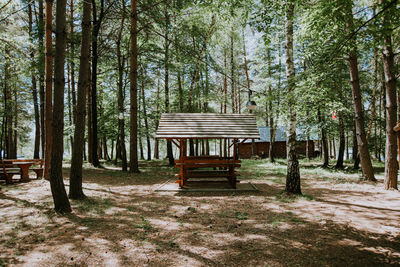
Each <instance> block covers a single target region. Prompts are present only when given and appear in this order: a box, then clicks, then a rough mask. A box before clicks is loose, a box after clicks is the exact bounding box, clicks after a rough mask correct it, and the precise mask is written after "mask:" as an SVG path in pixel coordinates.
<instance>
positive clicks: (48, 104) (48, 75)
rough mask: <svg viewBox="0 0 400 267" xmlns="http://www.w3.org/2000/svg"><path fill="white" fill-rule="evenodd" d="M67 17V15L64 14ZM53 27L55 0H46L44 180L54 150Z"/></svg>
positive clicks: (47, 177)
mask: <svg viewBox="0 0 400 267" xmlns="http://www.w3.org/2000/svg"><path fill="white" fill-rule="evenodd" d="M64 15H65V14H64ZM52 27H53V0H46V26H45V28H46V34H45V43H46V47H45V56H46V62H45V80H46V92H45V112H44V119H45V138H46V147H45V149H46V151H45V157H44V158H45V163H44V178H46V179H49V178H50V172H49V170H50V164H51V162H50V157H51V148H52V132H51V130H52V127H51V126H52V117H53V115H52V109H53V107H52V106H53V105H52V98H53V51H52V49H53V38H52V33H51V31H52Z"/></svg>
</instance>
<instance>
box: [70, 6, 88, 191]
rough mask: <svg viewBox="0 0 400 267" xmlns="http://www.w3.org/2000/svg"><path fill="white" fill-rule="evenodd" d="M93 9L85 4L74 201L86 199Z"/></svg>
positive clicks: (72, 178) (73, 163) (72, 185)
mask: <svg viewBox="0 0 400 267" xmlns="http://www.w3.org/2000/svg"><path fill="white" fill-rule="evenodd" d="M91 8H92V4H91V2H89V1H84V2H83V10H82V36H81V56H80V63H79V78H78V99H77V107H76V118H75V119H76V120H75V131H74V144H73V149H72V159H71V172H70V180H69V181H70V182H69V197H70V198H72V199H82V198H84V197H85V194H84V193H83V190H82V164H83V161H82V160H83V152H84V149H85V116H86V93H87V91H89V90H90V77H89V76H90V74H89V69H90V67H89V61H90V38H91V36H90V33H91V29H90V28H91V23H90V22H91Z"/></svg>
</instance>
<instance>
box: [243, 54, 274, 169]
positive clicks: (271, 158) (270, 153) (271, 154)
mask: <svg viewBox="0 0 400 267" xmlns="http://www.w3.org/2000/svg"><path fill="white" fill-rule="evenodd" d="M267 53H268V54H267V58H268V59H267V60H268V77H269V79H272V68H271V50H270V49H268V50H267ZM245 65H247V64H246V63H245ZM246 77H248V74H247V67H246ZM247 79H248V78H247ZM247 87H248V88H250V81H248V82H247ZM268 111H269V151H268V156H269V161H270V162H275V155H274V147H275V131H274V128H275V126H274V116H273V114H272V84H271V83H269V84H268Z"/></svg>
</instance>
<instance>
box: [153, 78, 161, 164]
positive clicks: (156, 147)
mask: <svg viewBox="0 0 400 267" xmlns="http://www.w3.org/2000/svg"><path fill="white" fill-rule="evenodd" d="M157 99H160V79H158V80H157ZM156 114H157V119H156V130H157V129H158V124H159V118H160V102H159V101H157V107H156ZM154 158H155V159H159V158H160V155H159V147H158V139H155V140H154Z"/></svg>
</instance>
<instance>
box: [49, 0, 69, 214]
mask: <svg viewBox="0 0 400 267" xmlns="http://www.w3.org/2000/svg"><path fill="white" fill-rule="evenodd" d="M65 26H66V0H57V5H56V53H55V58H54V67H55V68H54V110H53V121H52V122H53V125H52V126H53V128H52V134H53V137H54V139H53V142H52V149H51V168H50V186H51V193H52V195H53V200H54V206H55V210H56V211H57V212H59V213H69V212H71V206H70V204H69V200H68V197H67V193H66V191H65V187H64V180H63V174H62V161H63V152H64V83H65V81H64V64H65V47H66V39H67V38H66V37H67V36H66V35H67V34H66V29H65Z"/></svg>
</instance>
